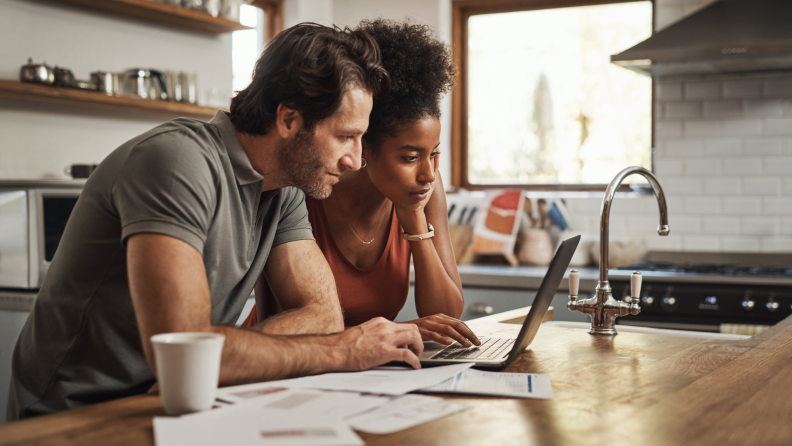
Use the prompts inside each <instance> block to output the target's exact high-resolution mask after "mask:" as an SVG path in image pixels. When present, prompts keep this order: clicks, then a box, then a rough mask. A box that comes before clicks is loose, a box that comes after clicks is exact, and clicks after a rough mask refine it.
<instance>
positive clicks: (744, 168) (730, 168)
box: [721, 158, 762, 176]
mask: <svg viewBox="0 0 792 446" xmlns="http://www.w3.org/2000/svg"><path fill="white" fill-rule="evenodd" d="M721 171H722V172H723V174H724V175H742V176H745V175H761V174H762V160H758V159H751V158H730V159H725V160H723V161H721Z"/></svg>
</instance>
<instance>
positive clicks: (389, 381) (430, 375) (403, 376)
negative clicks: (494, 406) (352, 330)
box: [217, 363, 473, 402]
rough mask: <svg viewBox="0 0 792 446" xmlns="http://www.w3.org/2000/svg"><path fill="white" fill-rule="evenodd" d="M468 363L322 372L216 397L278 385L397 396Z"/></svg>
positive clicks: (232, 398)
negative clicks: (413, 367) (428, 366)
mask: <svg viewBox="0 0 792 446" xmlns="http://www.w3.org/2000/svg"><path fill="white" fill-rule="evenodd" d="M472 366H473V364H472V363H464V364H452V365H447V366H442V367H432V368H425V369H420V370H413V369H407V368H387V369H386V368H382V369H372V370H366V371H364V372H352V373H325V374H324V375H317V376H307V377H305V378H295V379H285V380H281V381H270V382H266V383H257V384H245V385H242V386H234V387H223V388H220V389H217V398H219V399H221V400H223V401H228V402H239V401H240V400H244V399H247V397H250V395H254V396H255V395H256V394H257V393H262V392H263V393H264V394H266V393H267V392H270V391H273V390H274V389H278V388H292V389H293V388H311V389H323V390H340V391H348V392H360V393H373V394H377V395H393V396H398V395H404V394H405V393H408V392H412V391H415V390H419V389H423V388H425V387H430V386H433V385H435V384H438V383H441V382H443V381H445V380H447V379H449V378H453V377H454V376H456V375H457V374H459V373H460V372H462V371H464V370H467V369H469V368H470V367H472Z"/></svg>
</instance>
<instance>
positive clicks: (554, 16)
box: [452, 0, 652, 189]
mask: <svg viewBox="0 0 792 446" xmlns="http://www.w3.org/2000/svg"><path fill="white" fill-rule="evenodd" d="M571 1H575V0H570V1H567V2H566V4H570V2H571ZM493 3H494V4H495V5H496V6H495V7H493V6H491V5H492V4H493ZM514 3H515V2H511V5H513V4H514ZM517 3H521V4H522V5H524V6H525V7H524V8H523V9H526V10H521V11H519V10H518V11H507V12H503V11H499V10H497V9H495V8H496V7H497V5H498V4H499V3H498V2H490V3H489V5H490V6H488V2H481V1H474V0H469V1H461V2H456V3H455V17H454V19H455V27H456V29H455V36H454V37H455V43H456V45H455V47H456V48H457V49H458V50H459V51H460V53H458V54H457V56H458V60H459V63H460V68H461V79H460V85H459V86H458V87H457V90H455V96H454V101H455V106H454V115H455V116H454V119H453V121H454V144H453V145H454V149H455V150H454V155H456V156H455V157H454V158H455V159H454V160H453V161H454V166H453V169H454V172H453V175H452V176H453V178H452V179H453V180H454V183H455V185H457V186H464V187H471V188H476V187H486V186H504V185H519V186H523V187H525V186H527V187H529V188H534V189H557V188H565V189H590V188H598V187H601V186H597V185H602V184H607V183H608V182H610V180H611V179H612V178H613V177H614V176H615V174H616V173H618V172H619V171H620V170H622V169H623V168H625V167H628V166H632V165H638V166H643V167H646V168H651V146H652V132H651V129H652V81H651V78H649V77H646V76H643V75H640V74H637V73H634V72H632V71H629V70H627V69H624V68H621V67H618V66H616V65H613V64H611V63H610V56H611V55H612V54H617V53H619V52H621V51H623V50H625V49H627V48H629V47H631V46H633V45H635V44H636V43H638V42H641V41H642V40H645V39H646V38H648V37H649V36H650V35H651V33H652V2H651V1H630V2H624V1H622V2H619V3H610V4H593V5H587V6H571V7H554V8H552V9H536V6H535V5H537V4H541V6H542V7H546V5H547V4H548V2H546V1H541V2H540V1H538V0H522V2H517ZM563 3H564V2H563V1H561V0H559V1H557V2H555V4H556V5H559V4H563ZM575 3H576V4H578V5H579V4H581V3H603V2H602V1H600V2H596V1H590V2H585V1H581V0H576V1H575ZM532 6H533V9H530V8H531V7H532Z"/></svg>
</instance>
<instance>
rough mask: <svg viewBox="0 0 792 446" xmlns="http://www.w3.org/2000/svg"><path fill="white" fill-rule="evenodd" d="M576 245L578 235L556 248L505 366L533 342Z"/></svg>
mask: <svg viewBox="0 0 792 446" xmlns="http://www.w3.org/2000/svg"><path fill="white" fill-rule="evenodd" d="M578 243H580V236H579V235H577V236H575V237H570V238H568V239H566V240H564V241H563V242H561V244H560V245H559V246H558V250H557V251H556V254H555V256H554V257H553V261H552V262H550V267H549V268H548V269H547V274H545V276H544V279H542V284H541V285H540V286H539V291H538V292H537V293H536V298H535V299H534V301H533V304H531V310H530V311H529V312H528V316H526V317H525V322H523V326H522V329H521V330H520V335H519V336H517V340H516V341H515V342H514V348H512V351H511V353H510V354H509V359H508V360H507V361H506V366H508V365H509V364H511V362H512V361H514V360H515V359H516V358H517V357H518V356H520V354H521V353H522V352H524V351H525V349H526V348H527V347H528V345H530V344H531V341H533V340H534V337H535V336H536V332H537V331H539V327H540V326H541V325H542V319H544V315H545V313H547V309H548V308H550V302H551V301H552V300H553V297H554V296H555V293H556V291H558V286H559V285H561V279H563V278H564V273H565V272H566V269H567V267H568V266H569V262H571V261H572V255H574V254H575V249H577V246H578Z"/></svg>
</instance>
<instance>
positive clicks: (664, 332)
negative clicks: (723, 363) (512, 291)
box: [542, 321, 750, 341]
mask: <svg viewBox="0 0 792 446" xmlns="http://www.w3.org/2000/svg"><path fill="white" fill-rule="evenodd" d="M542 326H543V327H560V328H575V329H580V330H586V331H588V329H590V328H591V324H590V323H588V322H569V321H547V322H544V323H543V324H542ZM616 331H618V332H619V333H643V334H651V335H657V336H677V337H681V338H698V339H718V340H721V341H741V340H743V339H748V338H750V336H747V335H736V334H726V333H712V332H707V331H686V330H668V329H662V328H649V327H636V326H632V325H618V324H617V325H616Z"/></svg>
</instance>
